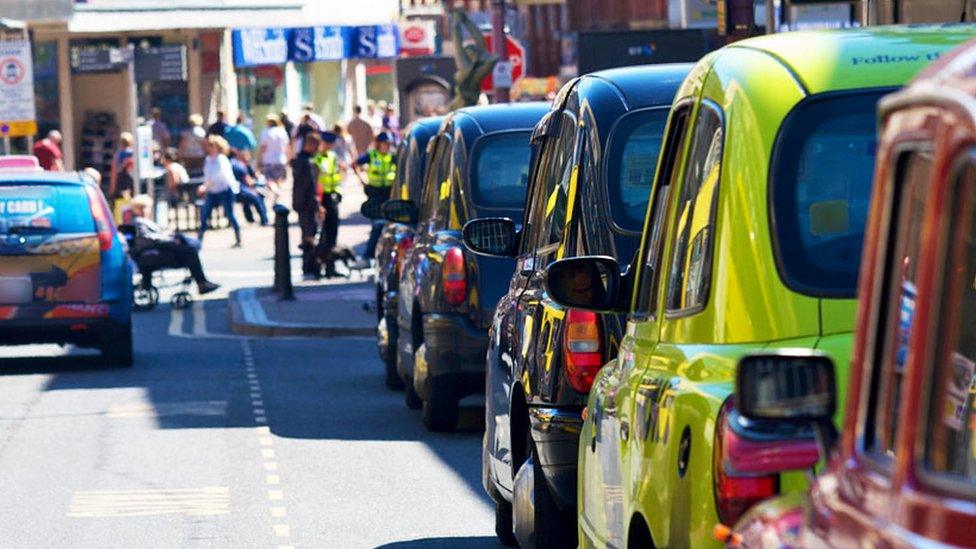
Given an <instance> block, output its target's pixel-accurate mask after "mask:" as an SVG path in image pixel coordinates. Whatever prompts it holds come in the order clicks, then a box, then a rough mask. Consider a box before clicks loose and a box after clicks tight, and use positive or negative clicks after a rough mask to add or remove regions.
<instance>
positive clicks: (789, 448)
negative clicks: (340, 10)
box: [377, 25, 976, 547]
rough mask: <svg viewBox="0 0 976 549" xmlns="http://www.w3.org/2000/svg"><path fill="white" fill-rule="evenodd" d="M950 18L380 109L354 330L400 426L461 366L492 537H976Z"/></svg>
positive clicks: (961, 181)
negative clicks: (459, 101) (393, 144)
mask: <svg viewBox="0 0 976 549" xmlns="http://www.w3.org/2000/svg"><path fill="white" fill-rule="evenodd" d="M974 37H976V26H972V25H939V26H891V27H870V28H864V29H851V30H837V31H813V32H792V33H783V34H776V35H770V36H764V37H757V38H752V39H748V40H743V41H740V42H736V43H733V44H730V45H728V46H725V47H724V48H721V49H719V50H717V51H714V52H712V53H710V54H708V55H706V56H705V57H704V58H703V59H702V60H700V61H699V62H698V63H697V64H695V65H693V66H691V65H661V66H646V67H632V68H627V69H615V70H611V71H603V72H598V73H594V74H590V75H584V76H582V77H579V78H577V79H575V80H573V81H571V82H569V83H567V84H566V85H565V86H564V88H563V89H562V90H561V91H560V92H559V94H558V95H557V97H556V98H555V100H554V101H553V104H552V105H548V106H546V107H545V108H541V107H540V106H535V105H527V106H523V107H521V110H519V111H517V112H514V111H511V110H508V111H505V110H504V109H511V107H506V106H500V105H499V106H485V107H470V108H466V109H461V110H459V111H456V112H454V113H451V114H449V115H447V116H446V117H444V118H442V119H436V120H433V119H432V120H422V121H420V122H418V123H416V124H415V125H414V126H412V127H411V128H410V130H409V131H407V132H406V136H405V139H404V142H403V143H402V144H401V146H400V147H401V148H400V151H399V158H401V159H404V162H405V163H406V164H405V165H406V167H407V169H401V170H400V171H399V173H398V178H399V179H398V180H397V182H396V183H395V185H394V187H393V195H392V197H391V200H390V201H388V202H387V203H386V204H385V205H384V208H383V209H384V214H385V215H386V217H387V219H388V221H389V225H388V227H387V228H386V230H385V231H384V235H383V241H382V242H381V245H380V248H379V249H380V250H382V252H381V253H380V254H378V259H379V264H380V273H381V275H380V276H378V277H377V310H378V334H379V350H380V355H381V357H382V358H383V359H384V361H385V363H386V364H387V370H386V380H387V385H388V386H390V388H392V389H396V388H401V387H405V388H406V394H407V398H406V401H407V404H408V406H410V407H421V408H423V410H424V423H425V425H426V426H427V427H428V428H429V429H432V430H450V429H453V428H454V427H455V424H456V422H457V405H458V401H459V400H460V398H461V397H463V396H465V395H467V394H471V393H472V392H481V391H484V394H485V399H486V414H485V420H486V435H485V438H484V445H483V451H482V456H481V457H482V470H483V483H484V486H485V489H486V491H487V492H488V494H489V495H490V496H491V498H492V500H493V501H494V502H495V530H496V533H497V535H498V538H499V540H500V541H502V542H503V543H505V544H508V545H515V544H518V545H521V546H523V547H575V546H577V545H578V546H580V547H659V546H665V547H708V546H720V545H722V544H726V545H729V546H743V547H761V546H769V547H787V546H790V547H796V546H835V547H839V546H853V545H865V544H867V545H871V546H876V545H883V546H916V545H919V544H946V545H953V546H976V536H973V535H972V532H973V531H974V527H976V344H974V342H976V337H974V336H976V319H974V318H973V317H972V316H973V314H974V313H973V311H974V310H976V306H974V304H976V293H974V286H973V280H976V259H974V258H976V251H974V250H976V246H974V244H973V242H974V241H976V228H974V227H976V222H974V219H976V192H974V189H976V167H974V166H976V160H974V159H976V152H974V151H976V76H974V75H976V43H973V44H970V45H968V46H966V45H964V44H965V43H966V42H967V41H969V40H971V39H973V38H974ZM954 48H955V51H953V50H954ZM950 52H951V53H950ZM926 67H928V68H926ZM923 71H924V72H923ZM920 73H921V76H919V74H920ZM879 105H880V110H879ZM879 124H882V125H881V126H880V127H881V130H880V137H879V130H878V128H879ZM435 128H437V129H436V130H435ZM876 160H877V162H876ZM414 242H420V243H422V245H421V246H415V245H414ZM862 250H863V251H864V254H863V257H862ZM859 298H860V299H859ZM852 357H853V358H852ZM479 380H483V383H481V382H480V381H479ZM835 425H841V426H842V429H841V430H840V431H839V432H838V430H837V428H836V427H835ZM472 458H473V456H472ZM818 464H819V465H818Z"/></svg>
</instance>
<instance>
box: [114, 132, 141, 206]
mask: <svg viewBox="0 0 976 549" xmlns="http://www.w3.org/2000/svg"><path fill="white" fill-rule="evenodd" d="M134 143H135V138H133V137H132V134H131V133H129V132H122V133H121V134H119V147H118V149H116V151H115V154H114V155H112V166H111V170H110V171H109V177H108V193H109V196H110V197H111V198H112V199H113V200H115V199H119V198H123V197H124V198H127V199H128V198H132V190H133V189H134V187H135V150H134V149H133V148H132V146H133V144H134ZM126 193H128V194H126Z"/></svg>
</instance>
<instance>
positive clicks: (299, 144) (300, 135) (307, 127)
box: [292, 113, 325, 150]
mask: <svg viewBox="0 0 976 549" xmlns="http://www.w3.org/2000/svg"><path fill="white" fill-rule="evenodd" d="M324 129H325V128H323V127H320V126H319V125H318V124H317V123H316V122H315V120H314V119H313V118H312V117H311V116H310V115H309V114H308V113H305V114H303V115H302V117H301V118H300V119H299V120H298V125H297V126H295V129H294V130H293V133H292V140H293V141H294V143H295V148H296V149H298V150H301V149H303V148H305V144H304V140H305V136H307V135H308V134H310V133H321V132H322V130H324Z"/></svg>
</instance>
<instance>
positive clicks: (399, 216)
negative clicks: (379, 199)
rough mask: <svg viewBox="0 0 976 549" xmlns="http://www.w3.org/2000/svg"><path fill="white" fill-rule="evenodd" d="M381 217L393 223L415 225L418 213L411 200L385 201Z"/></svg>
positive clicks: (415, 205)
mask: <svg viewBox="0 0 976 549" xmlns="http://www.w3.org/2000/svg"><path fill="white" fill-rule="evenodd" d="M382 210H383V217H384V218H385V219H386V220H387V221H392V222H393V223H402V224H404V225H416V224H417V219H418V218H419V217H420V212H419V210H418V209H417V204H416V203H415V202H414V201H412V200H387V201H386V202H384V203H383V208H382Z"/></svg>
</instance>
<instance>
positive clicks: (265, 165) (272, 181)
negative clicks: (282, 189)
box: [259, 114, 291, 189]
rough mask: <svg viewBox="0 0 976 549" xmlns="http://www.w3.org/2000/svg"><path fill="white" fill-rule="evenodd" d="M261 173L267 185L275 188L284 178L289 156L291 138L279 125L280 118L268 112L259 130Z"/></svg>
mask: <svg viewBox="0 0 976 549" xmlns="http://www.w3.org/2000/svg"><path fill="white" fill-rule="evenodd" d="M259 155H260V158H261V173H263V174H264V178H265V179H266V180H267V181H268V184H269V186H272V188H273V189H275V188H277V187H278V185H280V184H281V183H282V182H283V181H284V180H285V175H286V174H285V166H286V165H287V164H288V158H289V157H290V156H291V139H290V138H289V137H288V134H287V133H286V132H285V129H284V128H282V127H281V120H280V119H279V118H278V116H277V115H274V114H269V115H268V116H267V117H266V118H265V128H264V131H262V132H261V147H260V150H259Z"/></svg>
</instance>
